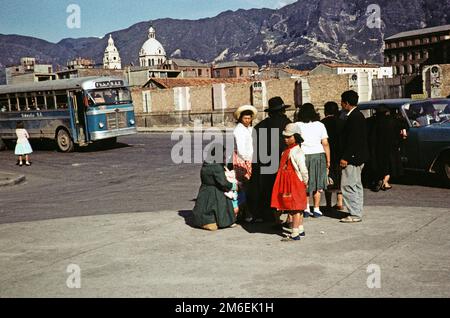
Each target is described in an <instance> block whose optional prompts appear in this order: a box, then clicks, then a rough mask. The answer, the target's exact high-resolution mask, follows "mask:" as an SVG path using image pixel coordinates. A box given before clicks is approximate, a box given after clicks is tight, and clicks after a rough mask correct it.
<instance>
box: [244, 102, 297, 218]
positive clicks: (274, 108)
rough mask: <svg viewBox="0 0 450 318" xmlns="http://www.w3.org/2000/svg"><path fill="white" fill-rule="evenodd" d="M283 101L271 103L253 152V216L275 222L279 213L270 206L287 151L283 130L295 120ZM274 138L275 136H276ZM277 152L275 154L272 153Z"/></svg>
mask: <svg viewBox="0 0 450 318" xmlns="http://www.w3.org/2000/svg"><path fill="white" fill-rule="evenodd" d="M288 107H290V105H285V104H284V101H283V99H282V98H281V97H279V96H276V97H273V98H271V99H270V100H269V108H267V109H265V110H264V111H265V112H266V113H268V115H269V116H268V117H267V118H266V119H264V120H263V121H261V122H260V123H259V124H258V125H256V126H255V129H254V133H255V134H256V136H255V137H256V138H255V139H254V146H253V149H255V150H256V151H254V152H253V155H254V158H255V160H254V161H253V162H254V164H253V168H252V170H253V174H252V178H251V180H250V191H249V193H248V195H249V203H250V207H251V211H252V214H253V216H254V217H255V218H257V219H264V220H266V221H273V220H274V219H275V209H273V208H272V207H271V206H270V203H271V199H272V188H273V184H274V183H275V179H276V177H277V171H278V165H279V162H280V156H281V153H282V152H283V150H284V149H285V147H286V144H285V143H284V139H283V135H282V133H283V130H284V128H285V127H286V125H287V124H289V123H291V120H290V119H289V118H287V116H286V108H288ZM272 134H275V135H274V136H272ZM272 151H274V152H275V153H272Z"/></svg>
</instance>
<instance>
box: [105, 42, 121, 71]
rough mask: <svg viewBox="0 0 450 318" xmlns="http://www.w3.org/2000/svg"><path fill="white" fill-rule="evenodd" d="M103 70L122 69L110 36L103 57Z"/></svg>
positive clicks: (117, 52)
mask: <svg viewBox="0 0 450 318" xmlns="http://www.w3.org/2000/svg"><path fill="white" fill-rule="evenodd" d="M103 68H105V69H110V70H120V69H122V61H121V60H120V56H119V51H118V50H117V48H116V46H115V45H114V40H113V38H112V36H111V35H109V40H108V46H107V47H106V49H105V55H104V57H103Z"/></svg>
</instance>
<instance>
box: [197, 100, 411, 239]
mask: <svg viewBox="0 0 450 318" xmlns="http://www.w3.org/2000/svg"><path fill="white" fill-rule="evenodd" d="M358 99H359V97H358V94H357V93H356V92H354V91H346V92H344V93H343V94H342V96H341V107H342V110H339V106H338V104H337V103H335V102H328V103H326V104H325V105H324V108H325V117H324V118H323V119H322V120H320V116H319V114H318V112H317V111H316V109H315V107H314V105H312V104H310V103H306V104H303V105H301V106H300V107H299V109H298V110H297V111H296V112H295V114H294V122H292V121H291V120H290V119H289V118H288V117H287V116H286V109H287V108H289V107H290V105H285V103H284V101H283V100H282V98H281V97H279V96H277V97H274V98H271V99H270V100H269V103H268V104H269V105H268V108H267V109H265V110H264V111H265V112H267V113H268V116H267V118H265V119H264V120H262V121H261V122H260V123H258V124H257V125H256V126H255V127H253V125H252V124H253V120H254V119H255V118H256V115H257V110H256V108H255V107H253V106H251V105H245V106H241V107H239V108H238V109H237V110H236V112H235V113H234V117H235V119H236V120H237V125H236V128H235V129H234V141H235V147H234V152H233V156H232V162H230V163H229V164H227V163H226V162H227V160H226V159H227V158H225V153H226V151H225V149H224V148H223V146H220V147H219V149H220V150H221V151H223V153H224V155H223V156H222V157H221V158H220V159H221V160H217V157H216V156H215V151H217V149H218V148H214V149H213V150H212V151H211V152H210V155H211V154H212V156H214V157H215V159H212V158H209V160H208V158H207V159H206V160H205V162H204V164H203V166H202V169H201V182H202V185H201V187H200V190H199V194H198V197H197V201H196V204H195V207H194V209H193V215H194V221H195V224H196V225H197V226H199V227H201V228H204V229H206V230H217V229H218V228H226V227H234V226H236V222H237V221H241V222H272V223H275V225H276V226H277V227H279V228H282V227H284V228H286V227H287V228H288V229H289V232H290V234H289V235H286V236H285V237H284V238H283V241H298V240H300V238H301V237H303V236H305V230H304V226H303V219H304V217H316V218H319V217H321V216H322V215H323V213H322V211H321V209H320V201H321V196H322V195H325V199H326V202H327V207H328V208H334V209H336V210H338V211H344V206H345V207H346V210H347V212H348V216H347V217H345V218H343V219H341V220H340V221H341V222H343V223H357V222H361V221H362V217H363V203H364V196H363V184H362V171H363V168H364V166H365V164H367V163H369V167H370V171H371V173H370V175H371V177H370V178H372V179H374V180H377V178H378V179H379V180H380V186H379V187H380V189H383V190H387V189H390V187H391V185H390V184H389V178H390V176H391V175H396V174H398V173H401V172H400V171H398V170H399V169H398V168H399V166H398V162H397V161H398V158H399V157H397V156H396V154H394V153H395V149H398V147H397V146H398V143H399V142H400V140H399V138H398V137H399V136H400V134H397V135H396V130H397V129H399V130H402V129H403V127H400V126H399V125H396V122H397V121H395V120H393V118H394V116H390V115H389V116H388V115H387V114H386V112H384V110H383V111H382V112H381V113H380V114H377V116H374V118H371V119H370V120H366V119H365V117H364V115H363V114H362V113H361V112H360V111H359V110H358V108H357V104H358ZM273 134H276V135H273ZM394 135H396V138H391V136H394ZM377 136H378V137H377ZM376 137H377V138H376ZM387 139H389V140H390V142H389V143H386V142H384V143H383V140H387ZM369 146H370V149H371V150H369ZM396 147H397V148H396ZM267 158H271V159H270V160H267ZM369 158H371V159H372V160H369ZM373 158H377V159H376V160H374V159H373ZM378 158H383V160H379V159H378ZM274 160H277V161H276V162H277V163H279V165H278V170H276V169H275V171H271V170H270V169H269V167H270V166H271V165H272V164H273V163H274V162H273V161H274ZM375 162H376V164H375ZM333 193H336V204H335V205H334V206H333V204H332V194H333ZM282 214H286V215H287V217H286V218H285V219H284V218H281V215H282ZM282 219H283V221H284V222H283V221H282Z"/></svg>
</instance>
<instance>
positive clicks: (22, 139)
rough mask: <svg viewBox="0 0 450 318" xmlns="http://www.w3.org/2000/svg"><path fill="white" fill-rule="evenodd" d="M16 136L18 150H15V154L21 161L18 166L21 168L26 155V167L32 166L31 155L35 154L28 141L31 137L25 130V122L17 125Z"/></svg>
mask: <svg viewBox="0 0 450 318" xmlns="http://www.w3.org/2000/svg"><path fill="white" fill-rule="evenodd" d="M16 136H17V143H16V149H15V150H14V154H15V155H16V156H19V160H18V161H17V164H18V165H19V166H22V165H23V156H24V155H25V165H26V166H31V162H30V154H31V153H32V152H33V149H31V145H30V142H29V141H28V138H30V135H29V134H28V132H27V131H26V129H25V128H24V124H23V122H18V123H17V125H16Z"/></svg>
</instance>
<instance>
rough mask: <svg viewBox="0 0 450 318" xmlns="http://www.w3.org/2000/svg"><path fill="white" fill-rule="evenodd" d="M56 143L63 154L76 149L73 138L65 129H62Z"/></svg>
mask: <svg viewBox="0 0 450 318" xmlns="http://www.w3.org/2000/svg"><path fill="white" fill-rule="evenodd" d="M56 143H57V145H58V149H59V151H61V152H72V151H73V150H74V148H75V147H74V144H73V140H72V138H70V135H69V133H68V132H67V131H66V130H65V129H60V130H59V131H58V134H57V136H56Z"/></svg>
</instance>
